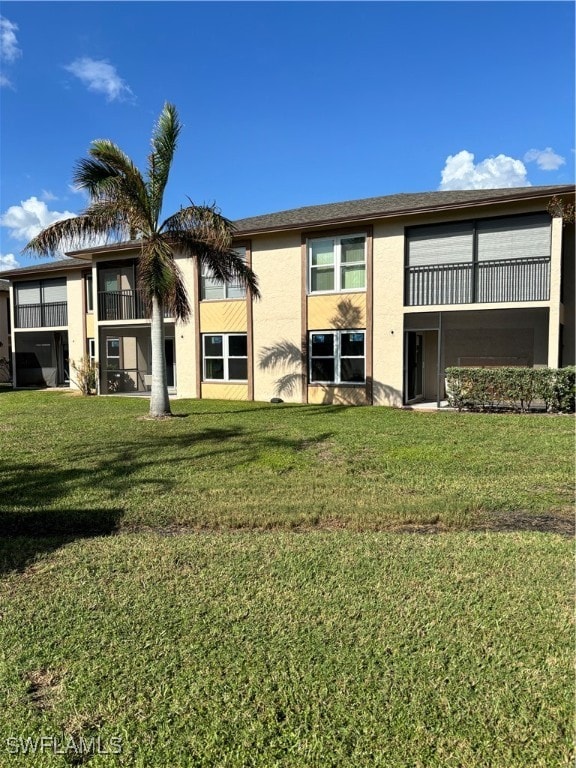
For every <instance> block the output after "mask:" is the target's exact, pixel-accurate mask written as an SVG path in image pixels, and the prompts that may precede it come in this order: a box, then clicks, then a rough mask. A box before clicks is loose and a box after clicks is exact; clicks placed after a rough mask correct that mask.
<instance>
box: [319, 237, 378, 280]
mask: <svg viewBox="0 0 576 768" xmlns="http://www.w3.org/2000/svg"><path fill="white" fill-rule="evenodd" d="M365 288H366V236H365V235H354V236H349V237H327V238H320V239H317V240H309V241H308V291H309V293H327V292H341V291H362V290H364V289H365Z"/></svg>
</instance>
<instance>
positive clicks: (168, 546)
mask: <svg viewBox="0 0 576 768" xmlns="http://www.w3.org/2000/svg"><path fill="white" fill-rule="evenodd" d="M2 546H3V556H4V559H5V561H6V562H14V559H15V557H16V556H15V555H14V553H12V554H10V552H9V549H10V547H14V546H15V547H18V546H19V543H18V542H14V541H12V543H10V541H9V540H4V543H3V545H2ZM30 554H32V553H30ZM571 555H572V552H571V546H570V543H569V542H568V541H567V540H565V539H563V538H561V537H558V536H552V535H542V534H464V533H455V534H446V535H443V536H430V537H423V536H398V535H393V534H383V533H353V532H346V531H339V532H332V533H329V532H323V533H322V532H315V533H307V534H290V533H283V532H275V533H269V534H264V535H263V534H255V533H250V532H246V533H239V534H226V533H222V534H214V533H206V534H202V535H191V536H178V537H160V536H157V535H152V534H150V535H145V534H133V535H124V536H116V537H108V538H95V539H88V540H77V541H72V542H69V543H67V544H65V545H64V546H62V547H60V548H58V549H56V550H54V551H53V552H51V553H44V554H40V555H39V556H38V558H36V559H35V560H31V562H30V563H29V564H28V565H27V566H26V568H25V570H24V571H23V573H19V572H17V571H11V572H8V573H7V575H6V576H5V577H4V579H3V582H2V587H1V588H2V605H3V620H2V623H1V624H0V634H1V646H0V647H2V649H3V664H2V667H1V669H2V674H1V678H0V679H1V683H0V685H1V687H0V690H1V693H2V696H3V699H4V701H5V702H6V703H7V706H6V707H5V708H4V709H3V711H2V713H1V714H0V727H1V731H2V733H3V734H6V733H17V734H24V735H34V734H38V733H42V732H44V733H52V732H55V731H57V730H59V729H63V730H64V732H66V733H76V734H77V733H85V734H90V733H95V732H98V733H99V734H101V735H102V738H106V739H108V738H110V737H112V736H113V735H118V734H119V735H120V736H121V737H122V739H123V754H122V755H121V756H119V757H118V758H115V757H114V756H112V755H108V756H106V757H104V756H101V757H98V756H97V755H95V756H93V757H92V758H91V760H90V765H94V766H98V765H115V764H117V765H130V766H132V765H134V766H166V765H198V766H266V767H267V766H319V767H320V766H349V765H354V766H359V767H361V766H386V767H387V768H388V767H389V768H396V766H398V767H400V766H402V767H404V766H406V767H407V766H426V767H427V768H428V767H430V768H434V767H435V766H438V767H439V766H442V767H443V768H444V766H462V765H465V766H467V768H475V767H476V766H478V767H480V766H487V765H490V766H506V767H507V768H514V767H515V766H517V767H518V768H520V766H522V768H524V766H526V765H531V766H542V767H544V766H546V767H547V768H548V767H549V766H561V765H567V764H568V760H569V751H570V734H569V729H568V726H567V723H568V721H569V719H570V717H571V712H572V703H573V685H572V684H571V683H570V682H569V681H570V680H572V675H571V671H570V669H571V657H572V626H571V625H572V610H571V608H572V606H571V603H570V590H571V575H570V574H571V568H570V562H571ZM42 671H43V672H44V675H45V677H48V679H50V680H52V689H49V690H48V691H47V692H46V693H45V696H44V699H43V704H42V706H41V707H39V706H38V705H37V703H34V702H33V701H31V699H30V692H29V681H30V675H31V674H33V673H35V674H39V673H40V672H42ZM49 674H51V675H52V677H51V678H50V677H49ZM54 681H56V682H54ZM18 759H20V760H21V759H22V758H21V756H20V758H18ZM11 760H12V758H11V757H10V755H6V761H3V765H4V764H5V765H7V766H12V765H21V764H22V763H18V762H17V759H16V758H14V760H13V761H12V762H11ZM59 760H60V762H58V759H57V758H55V757H54V756H51V755H48V754H44V755H39V756H37V757H36V761H35V762H34V765H38V766H40V767H41V768H44V766H52V765H57V764H61V758H59Z"/></svg>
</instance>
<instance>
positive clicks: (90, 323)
mask: <svg viewBox="0 0 576 768" xmlns="http://www.w3.org/2000/svg"><path fill="white" fill-rule="evenodd" d="M86 338H87V339H93V338H94V314H93V313H92V312H90V313H89V314H88V313H86Z"/></svg>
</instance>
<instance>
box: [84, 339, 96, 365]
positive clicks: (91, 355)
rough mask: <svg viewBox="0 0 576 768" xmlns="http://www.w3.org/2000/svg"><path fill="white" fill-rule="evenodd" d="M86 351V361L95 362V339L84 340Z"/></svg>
mask: <svg viewBox="0 0 576 768" xmlns="http://www.w3.org/2000/svg"><path fill="white" fill-rule="evenodd" d="M86 351H87V352H88V360H89V361H90V363H92V364H93V363H95V362H96V339H95V338H94V337H93V336H89V337H88V338H87V339H86Z"/></svg>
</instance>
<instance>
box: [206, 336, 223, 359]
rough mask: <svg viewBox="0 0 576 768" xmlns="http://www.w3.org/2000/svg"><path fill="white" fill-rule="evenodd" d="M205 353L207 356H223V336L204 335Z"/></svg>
mask: <svg viewBox="0 0 576 768" xmlns="http://www.w3.org/2000/svg"><path fill="white" fill-rule="evenodd" d="M204 354H205V355H206V356H207V357H222V336H204Z"/></svg>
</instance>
